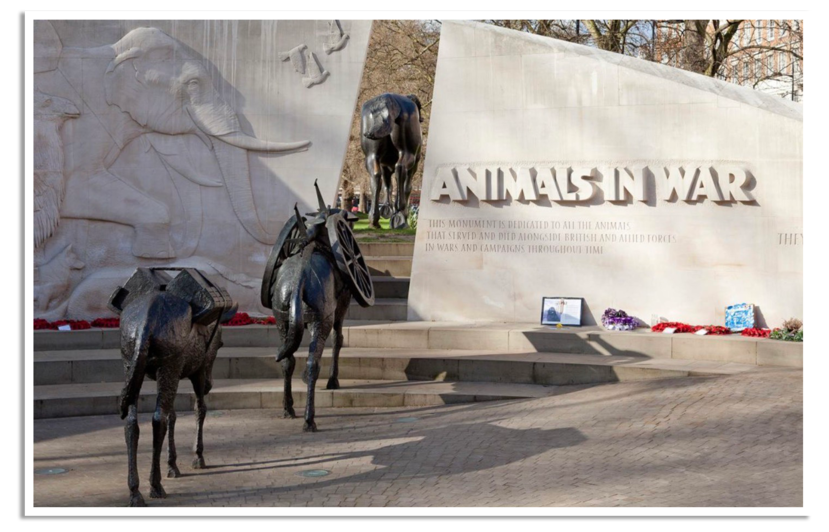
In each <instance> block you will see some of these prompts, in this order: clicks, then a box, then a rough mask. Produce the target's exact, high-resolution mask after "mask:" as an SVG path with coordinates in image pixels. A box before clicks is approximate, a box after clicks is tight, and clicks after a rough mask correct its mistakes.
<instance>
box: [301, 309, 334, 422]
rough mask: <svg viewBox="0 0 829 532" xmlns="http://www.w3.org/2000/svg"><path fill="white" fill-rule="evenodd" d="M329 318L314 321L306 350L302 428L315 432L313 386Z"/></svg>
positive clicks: (315, 381) (318, 368) (329, 322)
mask: <svg viewBox="0 0 829 532" xmlns="http://www.w3.org/2000/svg"><path fill="white" fill-rule="evenodd" d="M331 327H332V324H331V319H330V318H323V319H322V320H318V321H316V322H314V325H313V328H312V329H313V332H312V334H311V347H310V348H309V350H308V395H307V398H306V402H305V425H304V426H303V427H302V430H304V431H306V432H316V431H317V424H316V423H314V387H315V386H316V384H317V378H318V377H319V375H320V359H321V358H322V351H323V349H325V341H326V340H327V339H328V335H329V334H331Z"/></svg>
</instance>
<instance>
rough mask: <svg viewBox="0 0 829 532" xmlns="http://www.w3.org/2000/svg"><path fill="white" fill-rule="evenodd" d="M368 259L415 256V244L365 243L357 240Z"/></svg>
mask: <svg viewBox="0 0 829 532" xmlns="http://www.w3.org/2000/svg"><path fill="white" fill-rule="evenodd" d="M357 243H358V244H359V245H360V251H361V252H362V253H363V255H364V256H366V257H409V258H412V255H414V242H364V241H362V240H357Z"/></svg>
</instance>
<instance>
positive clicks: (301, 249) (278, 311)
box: [261, 183, 374, 432]
mask: <svg viewBox="0 0 829 532" xmlns="http://www.w3.org/2000/svg"><path fill="white" fill-rule="evenodd" d="M314 186H315V187H316V183H314ZM317 199H318V201H319V212H317V213H314V217H313V218H312V219H311V220H310V221H309V222H308V223H307V224H306V219H305V218H304V217H303V216H302V215H300V213H299V210H298V209H297V207H296V205H295V206H294V212H295V214H294V216H293V217H291V218H290V219H289V220H288V222H287V223H286V224H285V226H284V227H283V228H282V231H281V233H280V235H279V238H278V240H277V242H276V244H275V245H274V248H273V252H272V253H271V256H270V259H269V260H268V264H267V266H266V267H265V275H264V277H263V279H262V293H261V300H262V305H264V306H265V307H268V308H271V309H272V310H273V315H274V318H275V319H276V326H277V329H278V330H279V335H280V337H281V338H282V346H281V347H280V348H279V352H278V354H277V357H276V360H277V362H280V363H281V364H282V369H283V373H284V380H285V384H284V393H283V408H284V413H283V415H284V417H286V418H295V417H296V413H295V412H294V408H293V405H294V400H293V396H292V394H291V378H292V377H293V373H294V367H295V366H296V360H295V359H294V353H296V351H297V349H299V345H300V343H301V342H302V336H303V333H304V329H305V328H310V329H311V345H310V348H309V352H308V363H307V368H306V371H305V380H306V382H307V385H308V394H307V400H306V404H305V424H304V426H303V430H305V431H308V432H315V431H316V430H317V425H316V423H315V422H314V387H315V385H316V382H317V378H318V377H319V372H320V359H321V358H322V352H323V349H324V348H325V342H326V341H327V340H328V336H329V335H330V334H331V331H332V330H333V331H334V350H333V365H332V367H331V375H330V378H329V379H328V383H327V386H326V388H327V389H329V390H336V389H338V388H339V387H340V383H339V380H338V378H337V377H338V373H339V356H340V349H341V348H342V346H343V333H342V329H343V321H344V320H345V315H346V313H347V312H348V307H349V305H350V304H351V298H352V296H353V297H354V298H355V299H356V300H357V302H358V303H359V304H360V305H362V306H364V307H368V306H371V305H373V304H374V285H373V284H372V282H371V275H370V273H369V270H368V267H367V266H366V264H365V261H364V260H363V257H362V254H361V253H360V248H359V246H358V245H357V242H356V240H354V234H353V233H352V229H351V224H353V223H354V221H356V220H357V216H356V215H354V214H352V213H350V212H348V211H345V210H341V209H332V208H330V207H327V206H326V205H325V202H324V201H323V199H322V195H321V194H320V192H319V188H317Z"/></svg>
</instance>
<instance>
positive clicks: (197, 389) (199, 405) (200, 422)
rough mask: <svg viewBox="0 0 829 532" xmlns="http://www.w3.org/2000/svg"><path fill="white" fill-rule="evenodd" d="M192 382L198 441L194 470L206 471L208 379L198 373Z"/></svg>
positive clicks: (191, 378)
mask: <svg viewBox="0 0 829 532" xmlns="http://www.w3.org/2000/svg"><path fill="white" fill-rule="evenodd" d="M190 382H191V383H193V393H195V394H196V406H195V409H194V410H195V413H196V440H195V442H194V443H193V462H192V467H193V469H204V467H205V464H204V440H203V438H202V432H203V429H204V418H205V416H206V415H207V405H206V404H205V402H204V396H205V395H206V393H205V390H206V383H207V379H206V377H205V374H204V373H201V372H199V373H197V374H195V375H193V376H191V377H190Z"/></svg>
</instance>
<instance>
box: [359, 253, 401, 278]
mask: <svg viewBox="0 0 829 532" xmlns="http://www.w3.org/2000/svg"><path fill="white" fill-rule="evenodd" d="M365 260H366V264H367V265H368V269H369V271H370V272H371V275H372V277H383V276H385V277H411V276H412V258H411V257H395V256H369V255H365Z"/></svg>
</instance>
